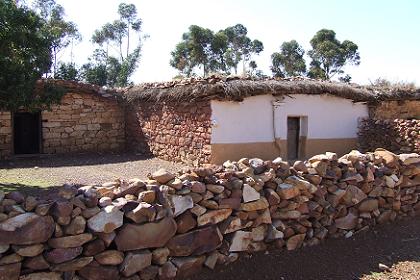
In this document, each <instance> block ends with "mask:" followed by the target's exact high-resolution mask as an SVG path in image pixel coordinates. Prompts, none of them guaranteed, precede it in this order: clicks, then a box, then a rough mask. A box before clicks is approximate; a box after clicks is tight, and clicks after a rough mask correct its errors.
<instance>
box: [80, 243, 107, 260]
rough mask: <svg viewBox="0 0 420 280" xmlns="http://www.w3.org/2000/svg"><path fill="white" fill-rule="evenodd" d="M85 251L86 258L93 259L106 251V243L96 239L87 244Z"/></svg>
mask: <svg viewBox="0 0 420 280" xmlns="http://www.w3.org/2000/svg"><path fill="white" fill-rule="evenodd" d="M83 247H84V249H83V255H85V256H86V257H92V256H94V255H96V254H99V253H100V252H103V251H105V249H106V247H105V242H104V241H102V240H101V239H95V240H93V241H90V242H89V243H87V244H85V245H84V246H83Z"/></svg>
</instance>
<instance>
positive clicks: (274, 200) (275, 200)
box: [264, 189, 280, 206]
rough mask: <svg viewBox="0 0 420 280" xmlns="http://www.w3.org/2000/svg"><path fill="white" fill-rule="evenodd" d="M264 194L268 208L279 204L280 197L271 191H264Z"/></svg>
mask: <svg viewBox="0 0 420 280" xmlns="http://www.w3.org/2000/svg"><path fill="white" fill-rule="evenodd" d="M264 192H265V197H266V198H267V201H268V204H269V205H270V206H272V205H277V204H279V203H280V196H279V195H278V194H277V193H276V192H275V191H274V190H273V189H265V190H264Z"/></svg>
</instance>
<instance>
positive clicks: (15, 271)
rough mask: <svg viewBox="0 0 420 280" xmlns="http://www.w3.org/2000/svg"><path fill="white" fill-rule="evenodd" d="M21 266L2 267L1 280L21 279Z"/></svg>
mask: <svg viewBox="0 0 420 280" xmlns="http://www.w3.org/2000/svg"><path fill="white" fill-rule="evenodd" d="M21 265H22V264H21V263H14V264H8V265H0V280H17V279H19V275H20V267H21Z"/></svg>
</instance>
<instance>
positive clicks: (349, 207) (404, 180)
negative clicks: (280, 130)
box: [0, 150, 420, 280]
mask: <svg viewBox="0 0 420 280" xmlns="http://www.w3.org/2000/svg"><path fill="white" fill-rule="evenodd" d="M419 194H420V155H418V154H401V155H399V156H397V155H395V154H393V153H391V152H388V151H386V150H377V151H375V152H374V153H367V154H361V153H359V152H358V151H352V152H351V153H349V154H347V155H345V156H343V157H341V158H337V155H336V154H334V153H326V154H325V155H318V156H315V157H313V158H311V159H309V160H308V161H306V162H301V161H298V162H296V163H295V164H294V165H293V166H290V165H289V164H288V163H287V162H284V161H282V160H281V159H276V160H274V161H266V162H264V161H262V160H260V159H241V160H239V161H238V162H230V161H228V162H225V163H224V165H223V166H214V167H211V168H210V167H208V168H204V167H201V168H191V169H183V171H182V172H179V173H178V174H172V173H169V172H167V171H165V170H159V171H156V172H155V173H153V174H152V175H151V176H150V178H149V179H147V180H140V179H132V180H129V181H124V180H118V181H115V182H109V183H105V184H103V185H100V186H84V187H81V188H76V187H71V186H64V187H63V188H61V189H56V190H54V191H51V192H49V193H44V194H43V195H42V196H40V197H33V196H25V195H23V194H21V193H19V192H11V193H8V194H4V193H3V192H2V191H0V279H9V280H17V279H76V278H77V279H86V280H99V279H101V280H114V279H132V280H140V279H142V280H146V279H174V278H175V277H176V278H177V279H182V278H187V277H189V276H190V275H191V274H194V273H196V272H197V271H199V270H200V269H202V267H207V268H209V269H214V268H215V266H216V265H218V264H225V265H226V264H229V263H231V262H233V261H235V260H237V259H238V257H239V256H240V253H241V252H255V251H265V250H267V249H274V248H279V249H282V248H286V249H287V250H295V249H298V248H300V247H303V246H312V245H316V244H319V243H321V242H323V241H324V240H325V239H328V238H331V237H343V236H345V237H350V236H352V235H353V234H357V233H358V232H363V231H365V230H369V229H371V228H372V227H374V226H375V225H377V224H382V223H386V222H391V221H394V220H396V219H400V218H403V217H412V216H415V215H418V214H420V201H419ZM343 253H346V252H343ZM19 275H21V278H19ZM23 275H24V276H23ZM214 278H217V275H215V277H214Z"/></svg>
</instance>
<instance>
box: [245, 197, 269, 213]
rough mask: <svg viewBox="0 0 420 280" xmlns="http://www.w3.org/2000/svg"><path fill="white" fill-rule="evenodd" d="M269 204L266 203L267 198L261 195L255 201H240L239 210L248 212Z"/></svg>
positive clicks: (263, 207)
mask: <svg viewBox="0 0 420 280" xmlns="http://www.w3.org/2000/svg"><path fill="white" fill-rule="evenodd" d="M269 206H270V205H269V204H268V201H267V199H265V197H262V198H260V199H258V200H256V201H253V202H248V203H242V204H241V210H242V211H246V212H250V211H257V210H264V209H266V208H268V207H269Z"/></svg>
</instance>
